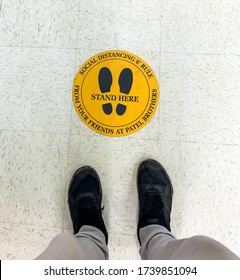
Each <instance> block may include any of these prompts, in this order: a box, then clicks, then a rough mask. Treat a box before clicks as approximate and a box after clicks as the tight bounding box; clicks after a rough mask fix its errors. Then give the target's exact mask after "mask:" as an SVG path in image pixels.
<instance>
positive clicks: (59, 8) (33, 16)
mask: <svg viewBox="0 0 240 280" xmlns="http://www.w3.org/2000/svg"><path fill="white" fill-rule="evenodd" d="M78 12H79V6H78V0H69V1H67V2H65V1H62V0H56V1H51V0H45V1H44V2H39V1H34V0H25V1H22V0H14V1H3V3H2V10H1V17H0V45H3V46H18V47H19V46H24V47H26V46H32V47H55V48H75V47H76V43H77V38H76V37H77V26H78Z"/></svg>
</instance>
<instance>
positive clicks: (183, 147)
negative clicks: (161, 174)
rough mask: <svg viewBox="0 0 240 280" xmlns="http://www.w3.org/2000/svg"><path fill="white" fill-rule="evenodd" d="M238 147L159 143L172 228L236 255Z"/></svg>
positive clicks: (239, 179)
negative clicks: (169, 182) (170, 185)
mask: <svg viewBox="0 0 240 280" xmlns="http://www.w3.org/2000/svg"><path fill="white" fill-rule="evenodd" d="M239 158H240V146H229V145H209V144H194V143H179V142H164V141H163V142H160V145H159V153H158V156H157V159H158V160H161V162H162V164H163V165H164V167H165V168H166V170H167V171H168V173H169V175H170V178H171V180H172V183H173V188H174V199H173V211H172V231H173V233H174V234H175V235H176V237H177V238H185V237H189V236H193V235H199V234H200V235H201V234H202V235H207V236H210V237H212V238H214V239H216V240H218V241H220V242H222V243H223V244H224V245H225V246H227V247H229V248H230V249H231V250H233V251H234V252H235V253H236V254H238V255H239V254H240V244H239V238H240V234H239V232H240V225H239V223H238V222H237V221H238V220H239V219H240V206H239V201H240V188H239V185H240V168H239Z"/></svg>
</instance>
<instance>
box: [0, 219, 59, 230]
mask: <svg viewBox="0 0 240 280" xmlns="http://www.w3.org/2000/svg"><path fill="white" fill-rule="evenodd" d="M0 223H1V224H10V225H21V226H30V227H37V228H55V229H62V228H61V227H55V226H47V225H39V224H38V225H35V224H28V223H23V222H20V223H16V222H6V221H0Z"/></svg>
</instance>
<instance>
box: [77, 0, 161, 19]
mask: <svg viewBox="0 0 240 280" xmlns="http://www.w3.org/2000/svg"><path fill="white" fill-rule="evenodd" d="M161 2H162V0H151V1H145V0H131V1H129V0H122V1H120V2H119V1H118V0H103V1H101V5H99V1H98V0H91V1H88V2H86V1H85V0H80V7H81V9H80V13H81V14H86V13H88V14H89V13H92V14H96V15H101V16H102V17H109V15H113V16H114V18H124V19H139V18H140V19H149V20H151V19H160V18H161Z"/></svg>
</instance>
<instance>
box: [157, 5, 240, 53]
mask: <svg viewBox="0 0 240 280" xmlns="http://www.w3.org/2000/svg"><path fill="white" fill-rule="evenodd" d="M239 13H240V2H239V1H238V0H231V1H229V0H212V1H208V0H202V1H198V0H192V1H188V0H182V1H179V0H173V1H166V0H165V1H162V36H161V43H162V51H163V52H184V53H187V52H188V53H210V54H240V38H239V29H240V18H239Z"/></svg>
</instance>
